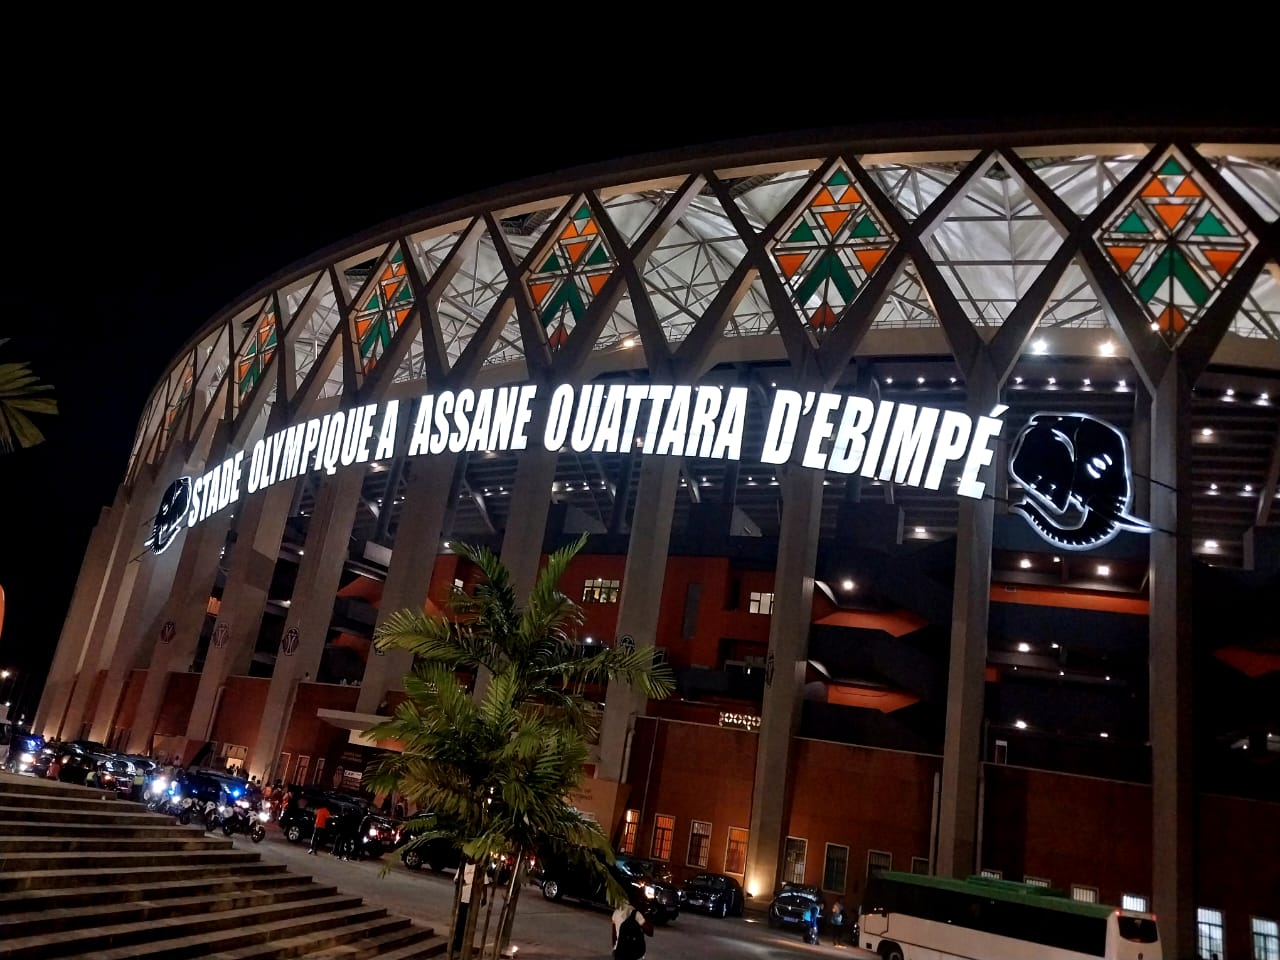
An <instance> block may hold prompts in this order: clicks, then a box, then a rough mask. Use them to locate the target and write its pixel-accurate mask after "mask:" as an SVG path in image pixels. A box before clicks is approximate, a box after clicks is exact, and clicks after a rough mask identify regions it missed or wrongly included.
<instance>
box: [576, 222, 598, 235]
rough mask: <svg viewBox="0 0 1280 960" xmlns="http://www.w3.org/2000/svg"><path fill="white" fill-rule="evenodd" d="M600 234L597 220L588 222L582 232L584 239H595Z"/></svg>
mask: <svg viewBox="0 0 1280 960" xmlns="http://www.w3.org/2000/svg"><path fill="white" fill-rule="evenodd" d="M599 232H600V231H599V230H598V229H597V228H596V222H595V220H588V221H587V225H586V226H585V227H583V228H582V230H581V231H580V233H581V235H582V236H584V237H594V236H595V235H596V234H597V233H599Z"/></svg>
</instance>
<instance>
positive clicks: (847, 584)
mask: <svg viewBox="0 0 1280 960" xmlns="http://www.w3.org/2000/svg"><path fill="white" fill-rule="evenodd" d="M840 589H841V590H852V589H853V581H852V580H850V579H849V578H848V577H846V578H845V579H843V580H841V581H840Z"/></svg>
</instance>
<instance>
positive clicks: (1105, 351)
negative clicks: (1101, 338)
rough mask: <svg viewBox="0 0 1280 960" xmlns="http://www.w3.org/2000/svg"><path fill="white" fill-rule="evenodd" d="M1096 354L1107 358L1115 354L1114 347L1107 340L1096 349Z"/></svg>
mask: <svg viewBox="0 0 1280 960" xmlns="http://www.w3.org/2000/svg"><path fill="white" fill-rule="evenodd" d="M1098 352H1099V353H1100V354H1102V355H1103V356H1104V357H1109V356H1111V355H1112V354H1113V353H1115V352H1116V345H1115V344H1114V343H1112V342H1111V341H1110V340H1108V341H1106V342H1105V343H1103V344H1102V345H1101V346H1100V347H1098Z"/></svg>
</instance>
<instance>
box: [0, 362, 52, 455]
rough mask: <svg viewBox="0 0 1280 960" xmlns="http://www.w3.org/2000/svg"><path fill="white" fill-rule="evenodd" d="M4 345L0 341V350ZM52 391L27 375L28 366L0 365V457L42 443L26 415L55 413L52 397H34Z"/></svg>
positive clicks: (22, 363)
mask: <svg viewBox="0 0 1280 960" xmlns="http://www.w3.org/2000/svg"><path fill="white" fill-rule="evenodd" d="M8 342H9V341H8V340H7V339H6V340H0V346H3V345H4V344H6V343H8ZM52 389H53V387H52V386H51V385H49V384H47V383H41V382H40V380H39V378H38V377H37V376H36V375H35V374H34V373H32V372H31V364H30V363H28V362H25V361H23V362H20V363H0V453H12V452H13V451H14V450H15V449H16V448H18V447H34V446H35V445H36V444H38V443H42V442H44V434H43V433H41V432H40V428H39V427H37V426H36V425H35V423H34V422H32V420H31V417H30V416H28V414H32V413H36V414H48V415H54V414H56V413H57V412H58V401H56V400H54V399H53V397H40V396H36V394H40V393H45V392H47V391H49V390H52Z"/></svg>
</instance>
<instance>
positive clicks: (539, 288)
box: [529, 280, 556, 304]
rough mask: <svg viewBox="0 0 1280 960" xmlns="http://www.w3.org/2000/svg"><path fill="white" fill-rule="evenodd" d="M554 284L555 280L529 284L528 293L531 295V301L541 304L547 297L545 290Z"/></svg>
mask: <svg viewBox="0 0 1280 960" xmlns="http://www.w3.org/2000/svg"><path fill="white" fill-rule="evenodd" d="M555 285H556V281H554V280H550V281H544V282H542V283H531V284H529V293H531V294H532V295H533V302H534V303H536V304H541V303H542V301H544V300H545V299H546V298H547V291H548V290H550V289H551V288H552V287H554V286H555Z"/></svg>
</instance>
